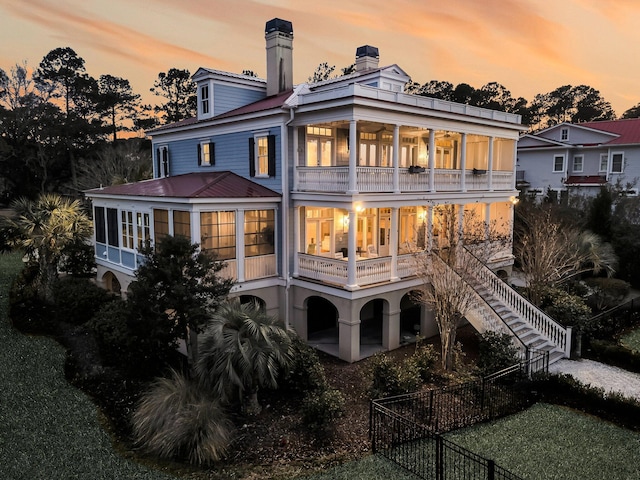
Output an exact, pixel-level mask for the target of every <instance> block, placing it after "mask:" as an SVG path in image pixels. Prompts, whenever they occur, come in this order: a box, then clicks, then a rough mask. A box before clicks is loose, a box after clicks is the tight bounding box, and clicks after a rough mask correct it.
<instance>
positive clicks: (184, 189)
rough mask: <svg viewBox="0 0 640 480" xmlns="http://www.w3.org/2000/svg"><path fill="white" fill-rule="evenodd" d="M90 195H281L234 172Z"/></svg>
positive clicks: (114, 187) (127, 186)
mask: <svg viewBox="0 0 640 480" xmlns="http://www.w3.org/2000/svg"><path fill="white" fill-rule="evenodd" d="M86 193H87V195H88V196H90V197H91V196H96V195H122V196H127V197H129V196H130V197H174V198H176V197H177V198H264V197H268V198H274V197H280V194H279V193H277V192H274V191H273V190H271V189H269V188H267V187H263V186H262V185H258V184H257V183H255V182H252V181H251V180H247V179H246V178H244V177H241V176H239V175H236V174H235V173H232V172H206V173H187V174H184V175H176V176H174V177H165V178H155V179H152V180H144V181H142V182H136V183H126V184H124V185H112V186H110V187H104V188H95V189H93V190H88V191H87V192H86Z"/></svg>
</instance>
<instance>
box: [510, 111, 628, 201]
mask: <svg viewBox="0 0 640 480" xmlns="http://www.w3.org/2000/svg"><path fill="white" fill-rule="evenodd" d="M516 174H517V187H518V189H519V190H521V191H523V192H525V193H529V194H531V195H536V196H544V195H546V194H547V191H548V190H550V191H552V192H556V193H557V196H558V199H566V198H568V197H570V196H573V195H582V196H593V195H597V193H598V192H599V191H600V187H601V186H602V185H607V184H608V185H615V184H616V183H618V182H620V184H621V185H622V186H625V185H630V187H629V191H628V192H627V194H628V195H637V194H638V188H640V186H638V185H635V184H636V183H637V180H638V178H640V118H632V119H625V120H607V121H599V122H585V123H578V124H572V123H562V124H560V125H556V126H553V127H550V128H547V129H545V130H541V131H539V132H536V133H533V134H527V135H524V136H523V137H522V138H521V139H520V140H519V141H518V161H517V164H516Z"/></svg>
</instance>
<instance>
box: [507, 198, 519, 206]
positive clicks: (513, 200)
mask: <svg viewBox="0 0 640 480" xmlns="http://www.w3.org/2000/svg"><path fill="white" fill-rule="evenodd" d="M509 201H510V202H511V203H513V204H514V205H517V204H518V202H519V201H520V199H519V198H518V197H509Z"/></svg>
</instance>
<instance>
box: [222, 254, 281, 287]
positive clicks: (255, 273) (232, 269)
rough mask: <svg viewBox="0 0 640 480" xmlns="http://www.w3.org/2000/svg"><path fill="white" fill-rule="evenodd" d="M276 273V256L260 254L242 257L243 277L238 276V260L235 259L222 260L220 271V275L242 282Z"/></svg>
mask: <svg viewBox="0 0 640 480" xmlns="http://www.w3.org/2000/svg"><path fill="white" fill-rule="evenodd" d="M277 273H278V271H277V265H276V256H275V255H260V256H257V257H246V258H245V259H244V278H238V261H237V260H236V259H231V260H225V261H224V268H223V269H222V270H221V271H220V276H221V277H222V278H230V279H233V280H236V281H238V282H242V281H248V280H257V279H259V278H265V277H272V276H274V275H276V274H277Z"/></svg>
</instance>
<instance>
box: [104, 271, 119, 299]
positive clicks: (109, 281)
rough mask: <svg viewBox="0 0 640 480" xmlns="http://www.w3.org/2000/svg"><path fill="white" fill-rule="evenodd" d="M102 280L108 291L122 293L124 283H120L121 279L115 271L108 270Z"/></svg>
mask: <svg viewBox="0 0 640 480" xmlns="http://www.w3.org/2000/svg"><path fill="white" fill-rule="evenodd" d="M102 282H103V283H104V286H105V288H106V289H107V291H109V292H111V293H115V294H116V295H121V294H122V285H120V281H119V280H118V277H116V276H115V275H114V274H113V273H111V272H107V273H105V274H104V275H103V277H102Z"/></svg>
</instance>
